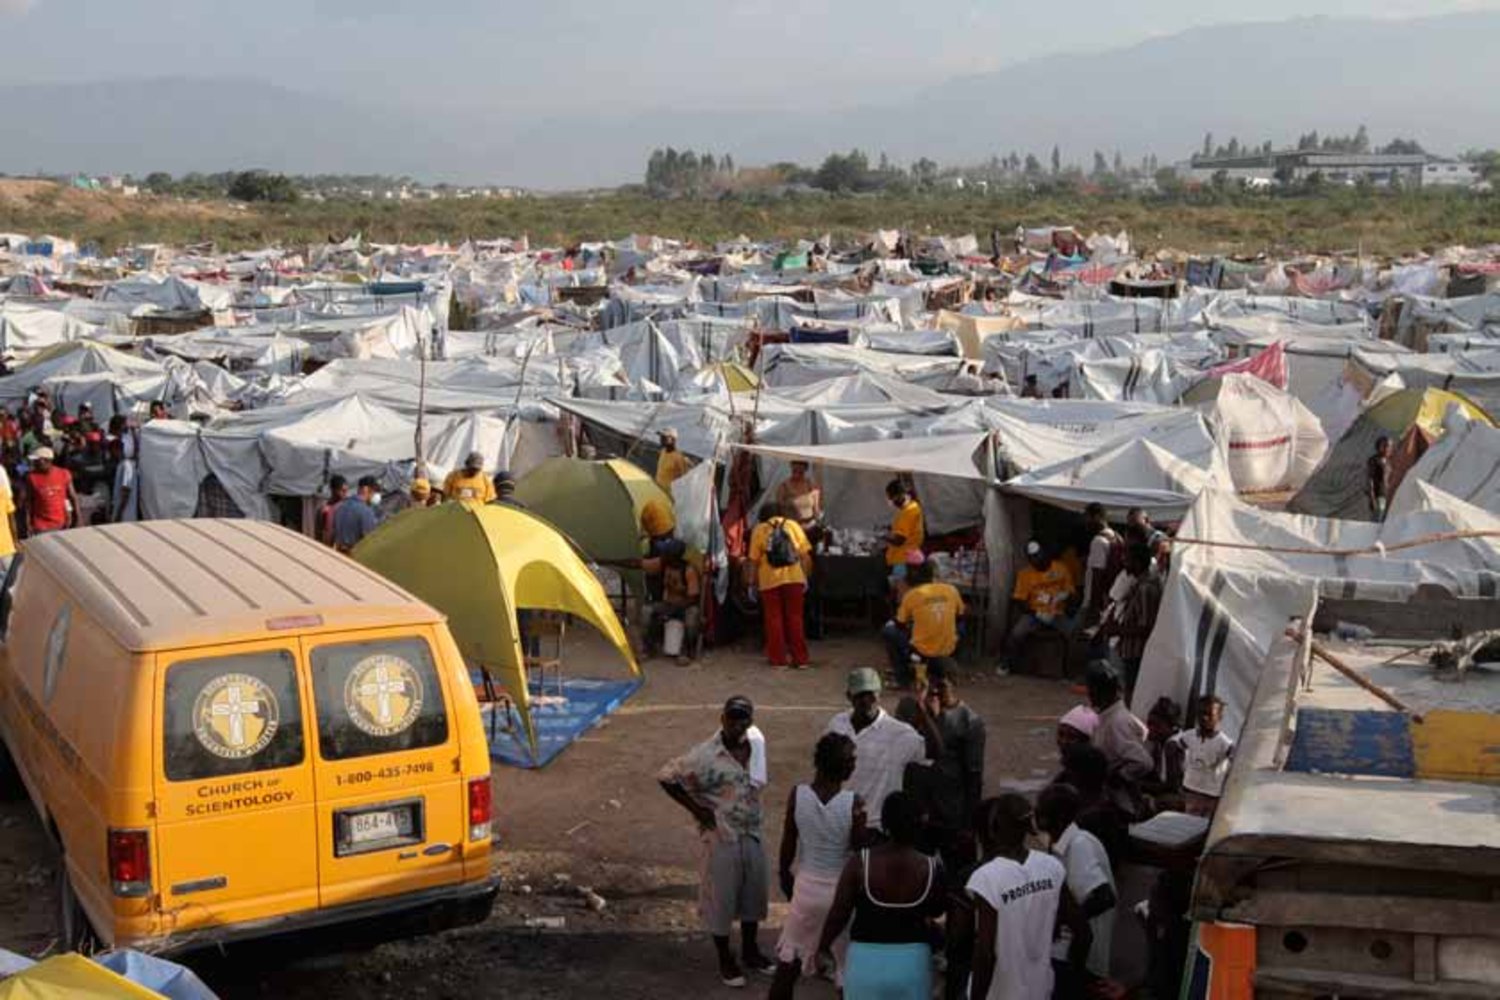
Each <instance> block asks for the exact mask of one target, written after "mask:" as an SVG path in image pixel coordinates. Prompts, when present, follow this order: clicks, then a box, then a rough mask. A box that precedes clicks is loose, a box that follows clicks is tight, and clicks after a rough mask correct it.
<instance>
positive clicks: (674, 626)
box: [661, 618, 687, 656]
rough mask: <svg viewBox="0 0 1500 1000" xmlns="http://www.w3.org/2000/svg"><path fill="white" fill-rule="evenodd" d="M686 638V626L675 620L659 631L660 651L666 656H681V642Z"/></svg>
mask: <svg viewBox="0 0 1500 1000" xmlns="http://www.w3.org/2000/svg"><path fill="white" fill-rule="evenodd" d="M685 638H687V626H686V625H684V624H683V623H682V622H680V621H677V620H676V619H675V618H674V619H672V620H671V621H668V622H667V623H666V624H665V625H664V626H662V630H661V651H662V652H663V653H665V654H667V655H668V656H681V655H682V640H683V639H685Z"/></svg>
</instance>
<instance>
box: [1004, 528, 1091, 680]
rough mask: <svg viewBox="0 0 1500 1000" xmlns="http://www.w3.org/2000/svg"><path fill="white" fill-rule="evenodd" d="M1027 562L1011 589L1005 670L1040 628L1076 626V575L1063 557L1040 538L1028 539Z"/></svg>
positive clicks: (1064, 629) (1011, 664) (1066, 629)
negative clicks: (1072, 615)
mask: <svg viewBox="0 0 1500 1000" xmlns="http://www.w3.org/2000/svg"><path fill="white" fill-rule="evenodd" d="M1026 562H1027V565H1026V566H1025V567H1023V568H1022V569H1021V572H1019V573H1017V574H1016V586H1015V589H1014V590H1013V591H1012V592H1011V595H1010V597H1011V626H1010V632H1009V633H1008V634H1007V635H1006V637H1005V662H1003V663H1002V664H1001V665H1000V670H1001V672H1005V671H1006V670H1008V669H1009V668H1010V667H1011V666H1013V665H1014V664H1015V663H1016V661H1017V660H1018V659H1019V658H1020V655H1021V648H1022V647H1023V646H1024V645H1025V644H1026V640H1027V639H1030V638H1031V636H1032V634H1033V633H1035V632H1036V631H1037V630H1038V629H1042V628H1052V629H1057V630H1058V631H1060V632H1067V631H1069V630H1070V629H1071V628H1072V623H1071V622H1070V621H1069V620H1068V608H1069V605H1070V604H1071V603H1072V601H1073V591H1074V586H1073V575H1072V574H1071V573H1069V572H1068V567H1067V566H1065V565H1063V563H1062V561H1061V560H1060V559H1053V558H1052V557H1051V556H1050V555H1048V554H1047V550H1046V549H1045V548H1043V547H1042V543H1041V542H1038V541H1037V540H1036V539H1032V540H1031V541H1029V542H1027V543H1026Z"/></svg>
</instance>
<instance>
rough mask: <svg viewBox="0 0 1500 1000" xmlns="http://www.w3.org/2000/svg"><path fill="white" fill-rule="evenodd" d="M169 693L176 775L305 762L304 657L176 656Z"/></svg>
mask: <svg viewBox="0 0 1500 1000" xmlns="http://www.w3.org/2000/svg"><path fill="white" fill-rule="evenodd" d="M165 700H166V713H165V720H164V725H163V728H164V730H165V731H164V733H163V739H164V742H165V746H164V753H163V756H164V758H165V760H166V773H167V780H168V781H194V780H197V779H200V778H222V777H225V776H227V775H234V774H247V773H249V772H252V771H269V770H272V769H274V768H279V767H292V766H294V765H296V764H300V763H302V756H303V736H302V704H301V701H300V699H299V698H298V696H297V664H296V660H295V659H293V657H292V654H291V653H290V652H288V651H286V650H277V649H269V650H265V651H263V652H259V653H243V654H240V655H238V656H216V657H213V658H212V659H204V660H186V661H183V662H181V663H174V664H172V666H170V667H168V668H167V683H166V699H165Z"/></svg>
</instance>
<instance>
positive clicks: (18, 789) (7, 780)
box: [0, 739, 26, 802]
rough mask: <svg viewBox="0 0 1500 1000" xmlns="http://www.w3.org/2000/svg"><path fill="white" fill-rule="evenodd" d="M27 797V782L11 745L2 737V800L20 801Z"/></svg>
mask: <svg viewBox="0 0 1500 1000" xmlns="http://www.w3.org/2000/svg"><path fill="white" fill-rule="evenodd" d="M25 797H26V784H25V782H23V781H22V780H21V772H20V770H19V769H18V768H17V767H16V760H15V758H14V757H12V756H11V755H10V747H8V746H6V744H5V740H3V739H0V802H19V801H20V800H21V799H24V798H25Z"/></svg>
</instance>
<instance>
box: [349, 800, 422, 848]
mask: <svg viewBox="0 0 1500 1000" xmlns="http://www.w3.org/2000/svg"><path fill="white" fill-rule="evenodd" d="M401 812H402V815H406V810H404V809H403V810H402V811H401ZM401 826H402V824H401V822H400V821H399V819H398V818H397V815H396V812H395V811H394V810H389V811H387V812H369V813H360V814H358V815H356V816H350V817H349V843H351V844H368V843H369V842H370V841H372V840H387V839H389V838H391V837H401V836H404V835H405V834H406V833H409V832H410V830H409V829H408V830H402V829H401Z"/></svg>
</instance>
